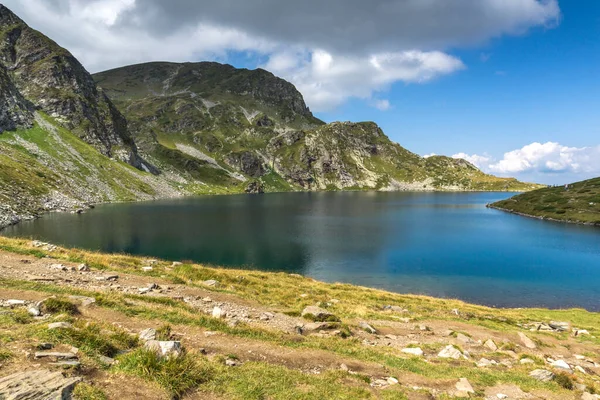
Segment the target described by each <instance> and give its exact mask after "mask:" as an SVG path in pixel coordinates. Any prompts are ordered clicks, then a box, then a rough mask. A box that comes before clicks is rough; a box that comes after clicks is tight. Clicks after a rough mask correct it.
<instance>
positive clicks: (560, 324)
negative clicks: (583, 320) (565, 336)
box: [548, 321, 571, 332]
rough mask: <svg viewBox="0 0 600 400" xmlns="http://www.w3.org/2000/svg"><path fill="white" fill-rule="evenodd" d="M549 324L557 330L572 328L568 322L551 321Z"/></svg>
mask: <svg viewBox="0 0 600 400" xmlns="http://www.w3.org/2000/svg"><path fill="white" fill-rule="evenodd" d="M548 325H550V328H552V329H553V330H555V331H557V332H566V331H568V330H570V329H571V324H569V323H568V322H557V321H550V323H549V324H548Z"/></svg>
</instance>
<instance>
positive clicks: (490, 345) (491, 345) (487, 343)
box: [483, 339, 498, 351]
mask: <svg viewBox="0 0 600 400" xmlns="http://www.w3.org/2000/svg"><path fill="white" fill-rule="evenodd" d="M483 345H484V346H485V347H487V348H488V349H490V350H491V351H498V346H497V345H496V343H494V341H493V340H492V339H488V340H486V341H485V343H484V344H483Z"/></svg>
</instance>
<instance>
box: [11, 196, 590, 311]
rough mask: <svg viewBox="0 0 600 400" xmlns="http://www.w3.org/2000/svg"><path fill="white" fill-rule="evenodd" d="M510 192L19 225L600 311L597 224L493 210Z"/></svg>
mask: <svg viewBox="0 0 600 400" xmlns="http://www.w3.org/2000/svg"><path fill="white" fill-rule="evenodd" d="M509 196H510V194H507V193H406V192H400V193H365V192H344V193H282V194H266V195H237V196H213V197H195V198H186V199H177V200H167V201H155V202H143V203H127V204H109V205H102V206H98V207H96V209H94V210H91V211H89V212H87V213H85V214H82V215H75V214H67V213H52V214H48V215H45V216H44V217H43V218H42V219H39V220H35V221H29V222H24V223H21V224H19V225H16V226H13V227H10V228H8V229H6V230H4V231H2V234H4V235H7V236H25V237H32V238H36V239H40V240H43V241H47V242H51V243H54V244H61V245H65V246H72V247H81V248H86V249H92V250H101V251H105V252H126V253H131V254H141V255H147V256H152V257H158V258H164V259H168V260H194V261H197V262H201V263H210V264H215V265H221V266H230V267H242V266H243V267H251V268H255V269H261V270H266V271H286V272H290V273H298V274H302V275H307V276H311V277H314V278H316V279H318V280H323V281H327V282H348V283H353V284H358V285H362V286H369V287H374V288H381V289H386V290H390V291H394V292H398V293H415V294H427V295H432V296H436V297H446V298H459V299H462V300H465V301H468V302H472V303H477V304H485V305H492V306H500V307H531V306H544V307H550V308H566V307H583V308H587V309H589V310H594V311H600V229H599V228H597V227H587V226H578V225H569V224H560V223H553V222H546V221H540V220H536V219H529V218H524V217H519V216H515V215H511V214H507V213H503V212H501V211H497V210H492V209H487V208H486V207H485V205H486V204H487V203H491V202H494V201H496V200H500V199H504V198H507V197H509Z"/></svg>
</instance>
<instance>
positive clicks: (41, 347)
mask: <svg viewBox="0 0 600 400" xmlns="http://www.w3.org/2000/svg"><path fill="white" fill-rule="evenodd" d="M36 347H37V349H38V350H50V349H52V348H53V347H54V345H53V344H52V343H40V344H38V345H37V346H36Z"/></svg>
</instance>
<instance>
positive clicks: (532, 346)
mask: <svg viewBox="0 0 600 400" xmlns="http://www.w3.org/2000/svg"><path fill="white" fill-rule="evenodd" d="M519 339H521V343H523V345H524V346H525V347H527V348H528V349H535V348H537V346H536V344H535V342H534V341H533V340H531V339H529V338H528V337H527V335H525V334H524V333H523V332H519Z"/></svg>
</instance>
